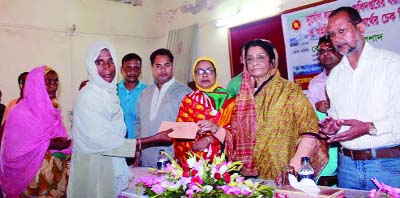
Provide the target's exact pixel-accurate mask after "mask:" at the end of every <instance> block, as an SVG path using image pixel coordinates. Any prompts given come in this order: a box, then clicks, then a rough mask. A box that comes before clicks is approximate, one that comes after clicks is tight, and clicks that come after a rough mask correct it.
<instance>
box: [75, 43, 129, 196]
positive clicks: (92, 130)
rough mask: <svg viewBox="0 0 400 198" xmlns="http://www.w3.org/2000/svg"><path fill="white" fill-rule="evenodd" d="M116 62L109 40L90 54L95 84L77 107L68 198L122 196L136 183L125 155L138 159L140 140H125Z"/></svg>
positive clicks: (83, 93)
mask: <svg viewBox="0 0 400 198" xmlns="http://www.w3.org/2000/svg"><path fill="white" fill-rule="evenodd" d="M115 58H116V56H115V51H114V48H113V47H112V46H111V44H109V43H107V42H97V43H95V44H93V45H92V46H91V47H90V48H89V50H88V55H87V58H86V69H87V71H88V74H89V81H88V83H87V85H86V86H85V87H83V88H82V90H81V91H80V92H79V95H78V98H77V100H76V103H75V106H74V114H73V123H72V139H73V141H74V152H73V154H72V161H71V172H70V178H69V184H68V193H67V195H68V197H73V198H75V197H117V196H118V195H119V193H120V191H121V190H123V189H125V188H127V187H128V185H129V182H130V180H131V177H132V173H131V172H130V170H129V168H128V165H127V164H126V161H125V157H134V154H135V149H136V140H135V139H125V134H126V127H125V123H124V117H123V113H122V110H121V107H120V105H119V99H118V96H117V87H116V84H117V72H116V71H119V68H117V66H116V65H115V64H114V60H115Z"/></svg>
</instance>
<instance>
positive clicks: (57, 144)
mask: <svg viewBox="0 0 400 198" xmlns="http://www.w3.org/2000/svg"><path fill="white" fill-rule="evenodd" d="M70 145H71V140H69V139H67V138H64V137H56V138H53V139H51V140H50V145H49V150H64V149H66V148H68V147H69V146H70Z"/></svg>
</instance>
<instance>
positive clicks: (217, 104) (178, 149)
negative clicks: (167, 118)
mask: <svg viewBox="0 0 400 198" xmlns="http://www.w3.org/2000/svg"><path fill="white" fill-rule="evenodd" d="M192 74H193V78H194V82H195V85H196V88H197V90H196V91H193V92H191V93H189V94H188V95H186V96H185V97H184V98H183V100H182V102H181V105H180V108H179V113H178V118H177V121H178V122H196V123H197V124H198V126H199V128H200V130H199V133H198V134H197V135H196V138H195V139H194V140H187V139H174V140H173V144H174V153H175V158H176V159H177V160H178V162H179V163H181V164H182V163H185V162H186V160H187V158H188V152H192V153H196V154H198V155H201V156H203V157H204V158H210V159H212V158H213V157H214V156H215V155H220V154H221V148H222V143H221V142H223V141H224V137H225V133H226V131H225V128H229V126H230V119H231V113H232V110H233V107H234V101H235V99H234V98H232V97H231V96H230V95H229V93H228V91H227V90H226V89H223V88H222V87H220V86H219V85H218V82H217V80H216V79H217V66H216V64H215V61H214V60H213V59H211V58H209V57H201V58H199V59H197V60H196V61H195V63H194V64H193V67H192ZM210 151H211V152H210ZM207 154H209V156H207Z"/></svg>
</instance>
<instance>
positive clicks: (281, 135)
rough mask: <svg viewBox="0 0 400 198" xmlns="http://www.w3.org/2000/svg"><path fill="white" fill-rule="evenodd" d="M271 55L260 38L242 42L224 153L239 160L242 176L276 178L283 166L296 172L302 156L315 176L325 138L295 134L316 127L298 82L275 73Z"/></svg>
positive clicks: (273, 52)
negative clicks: (238, 79)
mask: <svg viewBox="0 0 400 198" xmlns="http://www.w3.org/2000/svg"><path fill="white" fill-rule="evenodd" d="M277 55H278V54H277V53H276V50H275V49H274V47H273V46H272V44H271V43H270V42H269V41H266V40H260V39H256V40H253V41H250V42H248V43H247V44H246V46H245V59H244V60H245V61H244V62H245V66H244V69H243V79H242V84H241V88H240V92H239V94H238V96H237V97H236V107H235V110H234V113H233V115H232V130H231V133H229V134H228V135H227V140H226V141H227V143H226V144H227V151H228V156H229V158H230V159H231V160H234V161H242V162H243V168H242V170H241V173H242V174H243V175H245V176H255V177H257V176H258V177H259V178H264V179H276V178H277V176H278V175H279V173H280V172H281V169H282V168H283V167H285V166H287V165H291V166H293V167H294V168H295V170H296V171H298V170H299V168H300V164H301V157H303V156H304V157H310V158H311V161H312V165H313V167H314V169H315V172H316V175H318V174H319V172H320V171H321V169H322V167H323V166H324V165H325V163H326V161H327V157H328V155H327V146H326V143H324V142H320V141H317V140H316V139H315V138H312V137H305V136H304V137H301V138H300V136H301V134H302V133H304V132H315V133H317V132H318V119H317V117H316V115H315V113H314V111H313V108H312V106H311V105H310V103H309V101H308V100H307V98H306V97H305V95H304V94H303V92H302V90H301V88H300V86H298V85H296V84H294V83H292V82H290V81H288V80H286V79H284V78H282V77H280V75H279V72H278V71H277V66H278V64H277V63H278V61H277V60H278V56H277ZM321 144H323V145H322V146H320V145H321Z"/></svg>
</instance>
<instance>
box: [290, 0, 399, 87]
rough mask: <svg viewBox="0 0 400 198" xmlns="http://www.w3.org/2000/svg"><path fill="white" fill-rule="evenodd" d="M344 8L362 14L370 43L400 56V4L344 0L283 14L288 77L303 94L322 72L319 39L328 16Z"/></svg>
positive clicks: (388, 0) (393, 0) (389, 0)
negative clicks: (350, 8)
mask: <svg viewBox="0 0 400 198" xmlns="http://www.w3.org/2000/svg"><path fill="white" fill-rule="evenodd" d="M341 6H351V7H353V8H355V9H357V10H358V11H359V13H360V15H361V17H362V19H363V22H364V24H365V25H366V32H365V39H366V40H367V41H368V42H369V43H371V44H372V45H373V46H375V47H379V48H384V49H388V50H391V51H395V52H397V53H400V39H399V37H400V0H364V1H363V0H357V1H355V0H341V1H334V2H330V3H326V4H322V5H319V6H315V7H312V8H307V9H304V10H299V11H296V12H292V13H289V14H282V27H283V34H284V40H285V49H286V59H287V67H288V68H287V71H288V77H289V80H291V81H293V82H295V83H297V84H300V85H301V86H302V88H303V90H306V89H307V87H308V83H309V82H310V80H311V79H312V78H313V77H314V76H315V75H317V74H319V73H320V72H321V71H322V68H321V67H320V66H319V63H318V56H317V47H318V46H317V45H318V39H319V37H321V36H323V35H325V33H326V26H327V23H328V16H329V14H330V13H331V12H332V11H333V10H335V9H336V8H339V7H341Z"/></svg>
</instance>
